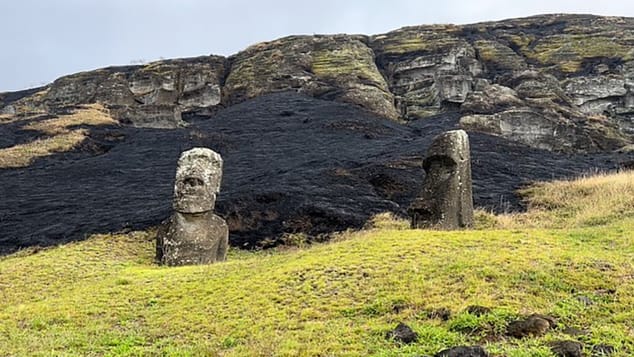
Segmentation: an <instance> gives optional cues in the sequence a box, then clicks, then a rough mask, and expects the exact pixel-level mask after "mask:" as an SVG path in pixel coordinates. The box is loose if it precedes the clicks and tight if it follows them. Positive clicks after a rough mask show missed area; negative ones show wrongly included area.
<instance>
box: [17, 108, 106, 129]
mask: <svg viewBox="0 0 634 357" xmlns="http://www.w3.org/2000/svg"><path fill="white" fill-rule="evenodd" d="M109 124H110V125H112V124H117V121H116V120H114V119H113V118H112V117H111V116H110V114H109V113H108V111H107V110H106V109H105V108H104V107H103V105H101V104H87V105H84V106H82V107H81V108H80V109H78V110H75V111H74V112H73V113H71V114H69V115H61V116H59V117H57V118H52V119H47V120H43V121H38V122H33V123H29V124H28V125H25V126H24V127H23V128H24V129H27V130H37V131H41V132H43V133H45V134H48V135H58V134H63V133H67V132H68V131H69V130H70V129H71V128H72V127H73V126H78V125H93V126H94V125H109Z"/></svg>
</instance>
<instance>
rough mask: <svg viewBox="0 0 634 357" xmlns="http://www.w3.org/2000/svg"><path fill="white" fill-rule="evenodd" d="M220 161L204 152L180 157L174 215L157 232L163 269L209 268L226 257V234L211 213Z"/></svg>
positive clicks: (219, 219)
mask: <svg viewBox="0 0 634 357" xmlns="http://www.w3.org/2000/svg"><path fill="white" fill-rule="evenodd" d="M221 179H222V158H221V157H220V155H218V154H217V153H215V152H213V151H212V150H209V149H206V148H194V149H191V150H188V151H185V152H184V153H182V154H181V157H180V159H179V160H178V168H177V170H176V181H175V184H174V199H173V206H174V211H175V212H174V213H173V214H172V216H171V217H170V218H169V219H168V220H167V221H166V222H164V223H163V225H162V226H161V227H160V228H159V231H158V233H157V238H156V258H157V260H158V262H159V263H160V264H165V265H172V266H177V265H193V264H209V263H213V262H216V261H223V260H225V259H226V256H227V247H228V237H229V231H228V228H227V224H226V222H225V221H224V220H223V219H222V218H220V217H219V216H217V215H215V214H214V212H213V210H214V206H215V202H216V194H217V193H218V191H219V190H220V181H221Z"/></svg>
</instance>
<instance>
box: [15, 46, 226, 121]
mask: <svg viewBox="0 0 634 357" xmlns="http://www.w3.org/2000/svg"><path fill="white" fill-rule="evenodd" d="M225 61H226V60H225V59H224V58H223V57H219V56H202V57H196V58H186V59H175V60H164V61H158V62H152V63H149V64H147V65H141V66H122V67H109V68H103V69H98V70H94V71H88V72H81V73H77V74H73V75H69V76H65V77H61V78H59V79H57V80H56V81H55V82H53V83H51V84H50V85H49V86H47V87H46V88H45V89H43V90H41V91H40V92H38V93H36V94H34V95H31V96H29V97H25V98H21V99H19V100H18V101H17V104H18V106H19V107H20V109H21V110H22V111H34V110H41V111H49V112H56V111H57V110H60V109H62V110H63V108H65V107H68V106H76V105H80V104H88V103H102V104H104V105H106V106H107V107H109V108H111V109H112V113H113V114H115V115H117V119H119V120H121V121H122V122H124V123H126V122H128V123H131V124H133V125H134V126H139V127H154V128H174V127H179V126H181V125H182V124H183V122H182V121H181V120H180V113H181V112H182V111H189V110H194V109H197V108H201V107H210V106H216V105H219V104H220V101H221V97H222V94H221V85H222V82H223V80H224V75H225V71H226V63H225Z"/></svg>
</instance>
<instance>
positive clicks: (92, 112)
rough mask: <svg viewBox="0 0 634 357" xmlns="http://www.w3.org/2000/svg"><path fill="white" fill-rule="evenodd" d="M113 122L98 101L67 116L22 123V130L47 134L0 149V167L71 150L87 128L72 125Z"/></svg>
mask: <svg viewBox="0 0 634 357" xmlns="http://www.w3.org/2000/svg"><path fill="white" fill-rule="evenodd" d="M116 123H117V122H116V121H115V120H114V119H112V117H110V115H109V114H108V112H107V111H106V109H105V108H103V106H101V105H100V104H91V105H86V106H83V107H81V108H80V109H78V110H75V111H74V112H73V113H71V114H69V115H61V116H59V117H56V118H52V119H46V120H42V121H36V122H31V123H29V124H27V125H25V126H23V129H27V130H37V131H40V132H42V133H44V134H46V135H47V136H46V137H44V138H40V139H36V140H34V141H31V142H28V143H25V144H19V145H14V146H12V147H9V148H3V149H0V168H16V167H25V166H29V165H30V164H31V163H32V162H33V160H35V159H37V158H40V157H44V156H48V155H51V154H53V153H57V152H66V151H70V150H72V149H74V148H75V147H77V145H79V144H80V143H81V142H82V141H84V139H85V138H86V137H87V135H88V130H87V129H73V127H76V126H79V125H88V126H95V125H107V124H116Z"/></svg>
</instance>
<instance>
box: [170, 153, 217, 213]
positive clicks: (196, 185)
mask: <svg viewBox="0 0 634 357" xmlns="http://www.w3.org/2000/svg"><path fill="white" fill-rule="evenodd" d="M221 179H222V158H221V157H220V155H219V154H217V153H216V152H214V151H212V150H210V149H207V148H193V149H191V150H188V151H185V152H183V153H182V154H181V157H180V159H178V168H177V169H176V182H175V184H174V202H173V204H174V210H176V211H177V212H181V213H202V212H208V211H212V210H213V209H214V206H215V204H216V194H217V193H218V191H220V181H221Z"/></svg>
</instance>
